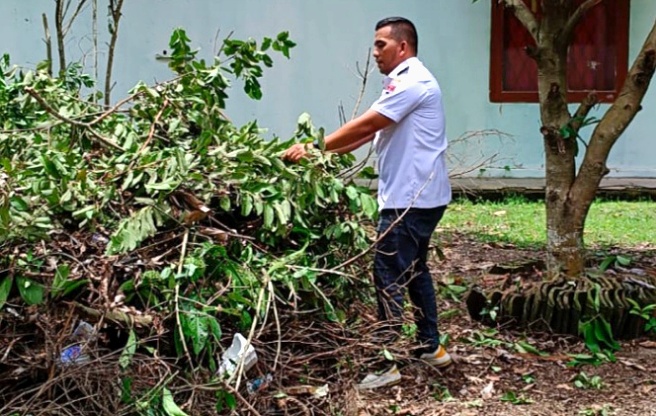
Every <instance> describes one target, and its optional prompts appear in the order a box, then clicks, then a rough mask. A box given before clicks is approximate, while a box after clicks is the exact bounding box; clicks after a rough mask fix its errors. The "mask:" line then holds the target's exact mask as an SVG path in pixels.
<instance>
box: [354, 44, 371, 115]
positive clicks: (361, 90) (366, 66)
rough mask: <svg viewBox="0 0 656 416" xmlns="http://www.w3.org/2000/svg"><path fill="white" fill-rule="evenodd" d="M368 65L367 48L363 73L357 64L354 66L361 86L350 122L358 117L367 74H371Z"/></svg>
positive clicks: (369, 60) (369, 55)
mask: <svg viewBox="0 0 656 416" xmlns="http://www.w3.org/2000/svg"><path fill="white" fill-rule="evenodd" d="M370 63H371V48H369V50H368V51H367V62H366V63H365V64H364V71H362V70H360V66H359V64H358V63H357V62H356V64H355V66H356V68H357V69H358V74H359V75H360V78H361V79H362V84H361V86H360V93H359V94H358V98H357V100H356V101H355V106H354V107H353V113H351V120H353V119H354V118H355V117H356V116H357V115H358V112H359V111H360V104H362V98H363V97H364V93H365V91H366V89H367V80H368V79H369V74H370V73H371V69H370V68H369V66H370Z"/></svg>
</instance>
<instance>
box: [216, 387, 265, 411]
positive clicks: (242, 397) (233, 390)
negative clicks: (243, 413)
mask: <svg viewBox="0 0 656 416" xmlns="http://www.w3.org/2000/svg"><path fill="white" fill-rule="evenodd" d="M223 387H224V388H225V389H226V390H228V391H229V392H230V393H232V394H233V395H234V396H235V397H237V399H239V401H240V402H242V403H243V404H244V406H246V407H247V408H248V410H250V411H251V412H252V413H253V415H255V416H261V415H260V412H258V411H257V410H255V408H254V407H253V405H252V404H250V403H249V402H248V400H246V399H244V396H242V395H241V394H240V393H239V391H238V390H237V389H236V388H234V387H232V386H231V385H230V384H228V383H223Z"/></svg>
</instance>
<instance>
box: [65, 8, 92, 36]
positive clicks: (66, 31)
mask: <svg viewBox="0 0 656 416" xmlns="http://www.w3.org/2000/svg"><path fill="white" fill-rule="evenodd" d="M86 2H87V0H80V1H79V3H78V4H77V7H76V8H75V11H74V12H73V16H71V18H70V19H68V24H67V25H66V27H65V28H64V31H63V35H64V36H66V35H68V31H69V30H71V26H73V22H74V21H75V19H76V18H77V16H78V15H79V14H80V12H81V11H82V8H83V7H84V4H85V3H86ZM64 14H66V12H64ZM62 18H63V16H62Z"/></svg>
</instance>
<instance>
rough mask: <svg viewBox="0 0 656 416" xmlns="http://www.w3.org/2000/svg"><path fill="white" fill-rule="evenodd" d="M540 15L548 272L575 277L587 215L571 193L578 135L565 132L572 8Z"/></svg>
mask: <svg viewBox="0 0 656 416" xmlns="http://www.w3.org/2000/svg"><path fill="white" fill-rule="evenodd" d="M542 13H543V15H542V20H541V22H540V36H539V39H538V45H537V55H536V61H537V66H538V90H539V100H540V118H541V122H542V128H541V132H542V135H543V140H544V153H545V162H546V165H545V166H546V190H545V204H546V214H547V269H548V271H549V275H550V276H552V277H553V276H556V275H558V274H560V273H566V274H567V275H572V276H574V275H580V274H581V272H582V271H583V267H584V260H585V259H584V257H583V253H584V250H583V247H584V246H583V226H584V221H585V215H582V214H583V213H581V212H579V210H578V209H577V206H578V204H577V202H576V200H575V199H573V198H572V195H571V193H570V192H569V191H570V189H571V187H572V184H573V183H574V180H575V177H576V162H575V158H576V154H577V152H578V144H577V142H576V136H575V135H574V136H572V135H565V134H563V133H564V130H563V127H565V126H567V125H568V123H570V120H571V118H572V117H571V115H570V113H569V111H568V108H567V89H568V88H567V47H568V43H569V42H567V41H566V40H564V39H562V38H561V37H560V36H559V35H561V34H562V28H563V27H564V26H565V24H566V22H567V21H568V19H569V16H570V14H571V10H568V9H564V8H559V7H558V6H557V4H556V3H553V2H544V3H543V10H542Z"/></svg>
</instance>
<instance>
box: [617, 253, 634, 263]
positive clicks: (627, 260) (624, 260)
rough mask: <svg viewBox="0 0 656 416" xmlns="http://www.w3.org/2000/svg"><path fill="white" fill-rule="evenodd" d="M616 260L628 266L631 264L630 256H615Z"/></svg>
mask: <svg viewBox="0 0 656 416" xmlns="http://www.w3.org/2000/svg"><path fill="white" fill-rule="evenodd" d="M617 262H618V263H619V264H620V265H622V266H628V265H630V264H631V258H630V257H626V256H621V255H618V256H617Z"/></svg>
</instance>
